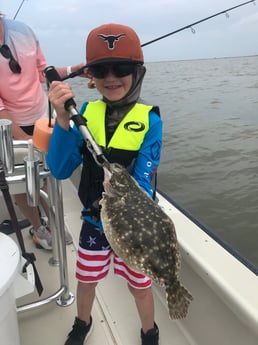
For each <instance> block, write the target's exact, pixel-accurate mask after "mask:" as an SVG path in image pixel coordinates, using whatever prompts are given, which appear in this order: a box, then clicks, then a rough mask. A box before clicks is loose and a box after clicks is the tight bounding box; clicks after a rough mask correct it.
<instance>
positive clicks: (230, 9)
mask: <svg viewBox="0 0 258 345" xmlns="http://www.w3.org/2000/svg"><path fill="white" fill-rule="evenodd" d="M255 1H256V0H249V1H246V2H243V3H242V4H239V5H237V6H234V7H230V8H227V9H226V10H223V11H221V12H217V13H215V14H212V15H211V16H209V17H206V18H204V19H200V20H198V21H197V22H194V23H191V24H188V25H186V26H184V27H182V28H180V29H177V30H175V31H172V32H170V33H168V34H166V35H163V36H160V37H157V38H154V39H153V40H151V41H148V42H146V43H143V44H142V45H141V46H142V47H145V46H147V45H149V44H152V43H154V42H157V41H159V40H162V39H163V38H166V37H168V36H171V35H174V34H176V33H178V32H180V31H183V30H186V29H191V31H192V33H193V34H194V33H195V30H194V28H193V26H194V25H197V24H200V23H202V22H205V21H206V20H209V19H211V18H214V17H217V16H220V15H221V14H225V15H226V17H227V18H228V17H229V14H228V12H229V11H232V10H234V9H236V8H238V7H241V6H245V5H247V4H249V3H251V2H253V4H254V5H256V4H255Z"/></svg>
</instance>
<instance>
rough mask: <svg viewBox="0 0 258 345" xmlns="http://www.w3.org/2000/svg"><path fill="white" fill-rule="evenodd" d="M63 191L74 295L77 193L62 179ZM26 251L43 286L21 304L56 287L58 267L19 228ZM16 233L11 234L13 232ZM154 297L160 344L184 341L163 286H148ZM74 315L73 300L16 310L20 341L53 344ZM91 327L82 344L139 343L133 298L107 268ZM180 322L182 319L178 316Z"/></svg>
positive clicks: (185, 344) (60, 338)
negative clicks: (166, 302) (32, 256)
mask: <svg viewBox="0 0 258 345" xmlns="http://www.w3.org/2000/svg"><path fill="white" fill-rule="evenodd" d="M62 186H63V187H62V189H63V196H64V216H65V223H66V226H67V228H68V230H69V232H70V233H71V234H72V237H73V239H74V243H73V244H72V245H68V246H66V250H67V261H68V276H69V291H70V292H71V293H73V294H74V295H75V294H76V278H75V261H76V247H77V244H78V237H79V231H80V226H81V220H80V209H81V204H80V202H79V200H78V198H77V193H76V190H75V187H74V185H73V184H72V183H71V182H70V181H69V180H66V181H64V182H63V184H62ZM22 232H23V237H24V240H25V246H26V249H27V251H32V252H34V254H35V255H36V258H37V261H36V267H37V269H38V271H39V274H40V278H41V281H42V284H43V286H44V291H43V294H42V296H41V297H38V295H37V292H33V293H32V294H29V295H27V296H24V297H22V298H19V299H18V300H17V305H18V306H20V305H24V304H27V303H31V302H34V301H37V300H39V299H43V298H46V297H48V296H50V295H52V294H54V293H55V292H56V291H57V290H58V289H59V288H60V279H59V268H58V267H56V266H51V265H49V259H50V258H51V257H52V253H51V252H47V251H45V250H41V249H36V248H35V247H34V244H33V243H32V240H31V238H30V235H29V231H28V228H27V229H23V230H22ZM12 236H13V238H15V236H14V235H12ZM153 290H154V296H155V308H156V322H157V324H158V326H159V329H160V345H170V344H175V345H189V344H191V343H190V342H189V341H187V339H186V336H185V335H184V334H183V331H182V328H181V327H180V322H178V321H171V320H170V319H169V316H168V311H167V307H166V304H165V299H164V291H163V289H160V288H159V287H157V286H154V287H153ZM75 316H76V301H75V302H73V303H72V304H71V305H69V306H65V307H64V306H59V305H58V304H57V303H56V302H51V303H49V304H46V305H44V306H41V307H38V308H36V309H33V310H27V311H22V312H19V313H18V321H19V330H20V339H21V345H45V344H49V345H54V344H55V345H58V344H60V345H61V344H64V342H65V339H66V336H67V334H68V332H69V331H70V330H71V326H72V324H73V321H74V317H75ZM92 317H93V322H94V327H93V332H92V334H91V335H90V337H89V339H88V341H87V344H89V345H90V344H91V345H100V344H105V345H106V344H107V345H109V344H118V345H120V344H121V345H132V344H134V345H137V344H139V345H140V322H139V318H138V314H137V311H136V307H135V304H134V300H133V297H132V296H131V295H130V293H129V291H128V289H127V286H126V282H125V281H124V280H122V279H119V278H117V277H115V276H114V275H113V271H112V270H110V273H109V275H108V278H107V279H106V280H105V281H103V282H101V283H99V285H98V287H97V296H96V300H95V303H94V308H93V314H92ZM181 322H184V321H181Z"/></svg>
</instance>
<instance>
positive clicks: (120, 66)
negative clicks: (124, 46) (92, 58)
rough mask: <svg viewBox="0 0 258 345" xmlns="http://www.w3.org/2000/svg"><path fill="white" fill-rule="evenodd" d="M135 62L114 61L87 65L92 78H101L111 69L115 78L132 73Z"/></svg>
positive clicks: (134, 68)
mask: <svg viewBox="0 0 258 345" xmlns="http://www.w3.org/2000/svg"><path fill="white" fill-rule="evenodd" d="M136 66H137V65H136V64H133V63H115V64H107V65H104V64H101V65H95V66H90V67H89V72H90V73H91V75H92V76H93V77H94V78H97V79H103V78H106V76H107V75H108V73H109V72H110V71H111V72H112V74H113V75H114V76H115V77H117V78H123V77H126V76H128V75H130V74H133V73H134V72H135V70H136Z"/></svg>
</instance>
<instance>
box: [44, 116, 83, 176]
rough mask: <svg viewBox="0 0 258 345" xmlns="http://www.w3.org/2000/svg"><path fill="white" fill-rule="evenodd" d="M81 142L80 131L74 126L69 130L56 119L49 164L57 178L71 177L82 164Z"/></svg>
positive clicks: (50, 146) (48, 158) (50, 145)
mask: <svg viewBox="0 0 258 345" xmlns="http://www.w3.org/2000/svg"><path fill="white" fill-rule="evenodd" d="M81 143H82V138H81V136H80V135H79V133H78V131H76V130H74V129H72V128H70V129H69V131H67V130H65V129H63V128H62V127H60V126H59V124H58V122H57V121H56V123H55V125H54V129H53V133H52V135H51V139H50V143H49V150H48V154H47V164H48V167H49V169H50V171H51V173H52V174H53V176H54V177H55V178H57V179H66V178H68V177H70V176H71V175H72V173H73V171H74V170H75V169H76V168H77V167H78V166H79V165H80V164H81V162H82V157H81V154H80V150H79V147H80V145H81Z"/></svg>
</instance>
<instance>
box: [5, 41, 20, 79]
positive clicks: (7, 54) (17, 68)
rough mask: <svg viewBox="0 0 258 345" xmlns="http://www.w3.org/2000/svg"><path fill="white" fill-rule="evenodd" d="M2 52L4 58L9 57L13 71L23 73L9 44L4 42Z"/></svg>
mask: <svg viewBox="0 0 258 345" xmlns="http://www.w3.org/2000/svg"><path fill="white" fill-rule="evenodd" d="M0 53H1V54H2V55H3V57H4V58H6V59H9V60H10V61H9V67H10V70H11V71H12V72H13V73H21V66H20V65H19V63H18V62H17V61H16V60H15V58H14V57H13V54H12V52H11V50H10V48H9V47H8V45H7V44H3V45H2V46H1V47H0Z"/></svg>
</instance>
